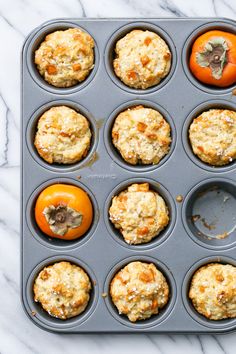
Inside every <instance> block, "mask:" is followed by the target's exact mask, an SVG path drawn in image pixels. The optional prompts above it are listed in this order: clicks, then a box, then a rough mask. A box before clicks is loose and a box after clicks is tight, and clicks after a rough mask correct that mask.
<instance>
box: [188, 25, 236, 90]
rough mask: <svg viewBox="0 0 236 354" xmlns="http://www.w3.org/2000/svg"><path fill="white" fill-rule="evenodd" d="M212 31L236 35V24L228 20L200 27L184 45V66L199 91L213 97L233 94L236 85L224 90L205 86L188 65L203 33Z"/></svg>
mask: <svg viewBox="0 0 236 354" xmlns="http://www.w3.org/2000/svg"><path fill="white" fill-rule="evenodd" d="M211 30H219V31H225V32H230V33H234V34H236V27H235V23H234V22H233V21H230V20H226V19H225V20H224V21H211V22H208V23H206V24H204V25H203V26H200V27H198V28H197V29H196V30H194V31H193V32H192V33H191V35H190V36H189V37H188V39H187V40H186V42H185V44H184V47H183V52H182V65H183V69H184V72H185V74H186V76H187V78H188V79H189V81H190V82H191V83H192V84H193V85H194V86H196V87H197V88H198V89H200V90H202V91H205V92H207V93H210V94H212V95H223V94H225V93H229V92H232V91H233V90H234V88H235V87H236V83H235V84H234V85H230V86H229V87H224V88H222V87H216V86H211V85H207V84H204V83H203V82H201V81H199V80H198V79H197V78H195V76H194V75H193V74H192V73H191V71H190V69H189V64H188V63H189V57H190V54H191V49H192V46H193V43H194V41H195V40H196V39H197V38H198V37H199V36H201V35H202V34H203V33H206V32H208V31H211Z"/></svg>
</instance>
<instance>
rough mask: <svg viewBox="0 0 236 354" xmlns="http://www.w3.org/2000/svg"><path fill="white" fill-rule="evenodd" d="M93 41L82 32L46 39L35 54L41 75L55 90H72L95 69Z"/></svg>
mask: <svg viewBox="0 0 236 354" xmlns="http://www.w3.org/2000/svg"><path fill="white" fill-rule="evenodd" d="M93 48H94V40H93V38H92V37H91V36H90V35H89V34H88V33H86V32H84V31H82V30H81V29H79V28H69V29H67V30H63V31H56V32H53V33H50V34H48V35H47V36H46V38H45V39H44V41H43V42H42V43H41V44H40V46H39V48H38V49H37V50H36V51H35V64H36V65H37V68H38V71H39V73H40V75H41V76H42V77H43V78H44V79H45V80H46V81H47V82H48V83H49V84H51V85H53V86H56V87H71V86H74V85H76V84H78V83H79V82H82V81H84V80H85V79H86V77H87V76H88V74H89V73H90V71H91V69H92V68H93V67H94V50H93Z"/></svg>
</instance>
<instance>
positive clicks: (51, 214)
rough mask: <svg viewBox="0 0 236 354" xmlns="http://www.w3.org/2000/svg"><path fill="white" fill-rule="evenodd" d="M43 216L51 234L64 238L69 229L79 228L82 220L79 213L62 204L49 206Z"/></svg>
mask: <svg viewBox="0 0 236 354" xmlns="http://www.w3.org/2000/svg"><path fill="white" fill-rule="evenodd" d="M43 214H44V216H45V218H46V220H47V222H48V224H49V227H50V229H51V230H52V232H53V233H54V234H56V235H60V236H64V235H65V234H66V233H67V232H68V231H69V230H70V229H74V228H76V227H79V226H80V225H81V223H82V220H83V215H82V214H81V213H80V212H78V211H77V210H75V209H73V208H70V207H68V206H65V205H62V204H61V205H57V206H54V205H49V206H48V207H46V208H45V209H44V211H43Z"/></svg>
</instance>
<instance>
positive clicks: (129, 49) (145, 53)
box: [113, 29, 171, 89]
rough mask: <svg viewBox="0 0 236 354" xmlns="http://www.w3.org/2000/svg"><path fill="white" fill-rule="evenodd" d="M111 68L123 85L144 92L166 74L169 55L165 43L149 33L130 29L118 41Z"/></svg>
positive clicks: (154, 34) (168, 68) (168, 65)
mask: <svg viewBox="0 0 236 354" xmlns="http://www.w3.org/2000/svg"><path fill="white" fill-rule="evenodd" d="M115 53H116V58H115V59H114V61H113V66H114V70H115V73H116V75H117V76H118V77H119V78H120V80H121V81H123V82H124V83H125V85H127V86H129V87H132V88H136V89H147V88H149V87H151V86H154V85H157V84H159V83H160V81H161V80H162V79H164V78H165V77H166V76H167V74H168V73H169V71H170V67H171V52H170V49H169V47H168V45H167V44H166V42H165V41H164V40H163V39H162V38H161V37H160V36H159V35H158V34H156V33H154V32H151V31H143V30H138V29H136V30H133V31H131V32H129V33H128V34H126V35H125V36H124V37H123V38H121V39H120V40H118V42H117V43H116V46H115Z"/></svg>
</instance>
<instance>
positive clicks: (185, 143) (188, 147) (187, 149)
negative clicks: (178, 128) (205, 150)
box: [182, 99, 236, 173]
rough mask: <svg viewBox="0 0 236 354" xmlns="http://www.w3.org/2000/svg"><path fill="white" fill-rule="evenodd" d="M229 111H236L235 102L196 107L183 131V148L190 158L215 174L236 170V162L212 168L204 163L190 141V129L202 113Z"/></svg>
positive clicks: (206, 103)
mask: <svg viewBox="0 0 236 354" xmlns="http://www.w3.org/2000/svg"><path fill="white" fill-rule="evenodd" d="M214 108H216V109H229V110H233V111H236V103H234V102H229V101H226V100H222V99H221V100H219V99H218V100H210V101H207V102H203V103H201V104H200V105H199V106H197V107H195V108H194V110H193V111H192V112H191V113H190V114H189V115H188V116H187V118H186V120H185V122H184V125H183V129H182V141H183V146H184V149H185V152H186V153H187V155H188V157H189V158H190V159H191V160H192V161H193V162H194V163H195V164H196V165H197V166H198V167H200V168H202V169H206V170H208V171H210V172H213V173H218V172H219V173H220V172H227V171H229V170H231V169H234V168H235V167H236V160H234V161H232V162H230V163H229V164H227V165H224V166H212V165H210V164H207V163H206V162H204V161H202V160H201V159H200V158H198V157H197V156H196V155H195V154H194V152H193V150H192V147H191V143H190V140H189V128H190V125H191V123H192V122H193V120H194V118H197V117H198V116H199V115H200V114H201V113H203V112H205V111H208V110H209V109H214Z"/></svg>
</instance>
